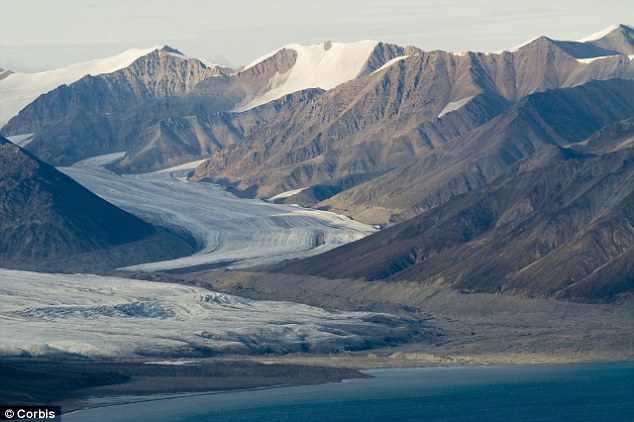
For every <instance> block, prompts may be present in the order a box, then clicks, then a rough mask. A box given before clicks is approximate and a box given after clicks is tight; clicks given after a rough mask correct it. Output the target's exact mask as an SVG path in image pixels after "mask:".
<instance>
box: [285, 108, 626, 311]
mask: <svg viewBox="0 0 634 422" xmlns="http://www.w3.org/2000/svg"><path fill="white" fill-rule="evenodd" d="M632 139H634V131H633V130H632V121H631V119H630V120H629V121H628V122H620V123H615V124H612V125H609V126H607V127H606V128H604V129H603V130H600V131H597V132H596V133H595V134H593V135H592V136H591V137H590V138H589V140H588V142H587V143H585V144H584V145H580V147H581V148H579V149H578V148H577V146H573V147H559V146H555V145H551V146H548V147H546V148H544V149H543V150H541V151H540V152H539V153H538V154H535V155H533V156H531V157H528V158H526V159H524V160H521V161H519V162H517V163H516V164H515V165H513V166H511V167H510V168H509V169H508V170H507V171H506V172H504V173H503V174H502V175H501V176H500V177H498V178H497V179H496V180H495V181H493V182H491V183H489V184H488V185H486V186H483V187H481V188H479V189H475V190H473V191H471V192H469V193H466V194H462V195H457V196H454V197H453V198H451V199H450V200H448V201H446V202H445V203H444V204H442V205H440V206H438V207H436V208H434V209H432V210H430V211H428V212H425V213H422V214H421V215H419V216H416V217H414V218H412V219H411V220H408V221H406V222H404V223H401V224H399V225H396V226H394V227H391V228H389V229H386V230H384V231H382V232H379V233H377V234H375V235H372V236H369V237H367V238H365V239H362V240H360V241H358V242H355V243H352V244H348V245H345V246H343V247H340V248H338V249H335V250H333V251H330V252H327V253H325V254H322V255H319V256H316V257H313V258H309V259H307V260H304V261H299V262H297V263H294V264H292V265H289V266H288V267H287V268H286V269H285V270H284V271H285V272H292V273H302V274H314V275H320V276H326V277H333V278H347V277H353V278H361V277H363V278H367V279H370V280H378V279H385V280H410V281H419V282H421V283H423V284H434V285H439V286H440V285H443V286H450V287H452V288H455V289H459V290H461V291H463V292H465V293H468V292H502V293H510V294H521V295H528V296H545V297H557V298H566V299H574V300H582V301H618V300H619V299H623V298H624V297H627V296H629V295H632V294H633V293H634V266H633V264H632V262H634V261H633V260H632V258H634V214H633V213H632V210H633V209H634V149H633V148H632V147H631V140H632ZM606 144H608V148H607V149H608V150H609V152H603V151H604V150H605V149H606V148H605V147H606ZM615 144H616V145H619V146H620V147H619V148H617V150H614V151H613V148H611V147H609V145H615ZM628 145H629V146H630V147H627V146H628Z"/></svg>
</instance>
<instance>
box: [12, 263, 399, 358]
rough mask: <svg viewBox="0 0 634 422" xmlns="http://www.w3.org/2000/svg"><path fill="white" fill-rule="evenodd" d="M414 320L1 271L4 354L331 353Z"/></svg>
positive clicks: (379, 338) (382, 337)
mask: <svg viewBox="0 0 634 422" xmlns="http://www.w3.org/2000/svg"><path fill="white" fill-rule="evenodd" d="M377 316H380V318H376V317H377ZM377 321H384V322H377ZM405 327H406V324H403V321H401V320H400V319H398V318H397V317H393V316H390V315H384V314H376V313H371V312H343V311H335V310H326V309H322V308H317V307H312V306H308V305H302V304H296V303H290V302H281V301H253V300H248V299H244V298H240V297H236V296H231V295H227V294H223V293H218V292H213V291H210V290H206V289H204V288H201V287H194V286H185V285H180V284H172V283H161V282H151V281H144V280H131V279H125V278H117V277H106V276H98V275H90V274H44V273H35V272H28V271H16V270H7V269H0V331H1V332H2V340H1V341H0V355H4V356H16V355H29V356H44V355H50V354H56V353H71V354H76V355H81V356H86V357H100V358H116V357H133V356H144V357H149V356H155V357H187V356H190V357H200V356H208V355H210V354H215V353H253V354H259V353H288V352H298V351H315V352H323V353H329V352H337V351H342V350H350V349H360V348H365V347H370V346H371V345H373V344H375V343H376V344H384V343H386V342H389V341H391V340H389V339H390V338H391V339H393V338H395V337H394V336H402V337H406V336H407V333H408V332H409V331H408V330H411V329H410V328H405Z"/></svg>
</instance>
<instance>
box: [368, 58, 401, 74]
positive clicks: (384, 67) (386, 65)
mask: <svg viewBox="0 0 634 422" xmlns="http://www.w3.org/2000/svg"><path fill="white" fill-rule="evenodd" d="M409 56H410V55H409V54H407V55H405V56H399V57H394V58H393V59H392V60H389V61H388V62H386V63H385V64H384V65H383V66H381V67H379V68H378V69H377V70H375V71H374V72H372V74H373V75H374V74H375V73H378V72H380V71H382V70H384V69H387V68H388V67H390V66H392V65H393V64H394V63H396V62H400V61H401V60H405V59H406V58H408V57H409Z"/></svg>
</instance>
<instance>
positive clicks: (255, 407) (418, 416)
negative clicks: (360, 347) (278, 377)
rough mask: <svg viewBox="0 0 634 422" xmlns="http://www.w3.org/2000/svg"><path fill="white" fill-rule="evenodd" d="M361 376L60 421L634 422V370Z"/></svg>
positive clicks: (541, 368)
mask: <svg viewBox="0 0 634 422" xmlns="http://www.w3.org/2000/svg"><path fill="white" fill-rule="evenodd" d="M365 372H366V373H367V374H368V375H371V376H372V378H366V379H354V380H348V381H344V382H342V383H330V384H322V385H313V386H299V387H284V388H272V389H265V390H256V391H245V392H233V393H216V394H205V395H196V396H187V397H178V398H172V399H164V398H163V399H160V400H148V401H144V402H138V403H131V404H125V405H117V406H108V407H102V408H97V409H90V410H84V411H78V412H73V413H71V414H68V415H65V416H64V417H63V421H64V422H74V421H82V422H85V421H101V422H109V421H134V422H146V421H147V422H150V421H152V422H162V421H165V422H167V421H169V422H204V421H227V422H228V421H231V422H239V421H280V422H284V421H301V422H310V421H487V422H489V421H634V362H621V363H593V364H570V365H520V366H461V367H437V368H415V369H384V370H369V371H365Z"/></svg>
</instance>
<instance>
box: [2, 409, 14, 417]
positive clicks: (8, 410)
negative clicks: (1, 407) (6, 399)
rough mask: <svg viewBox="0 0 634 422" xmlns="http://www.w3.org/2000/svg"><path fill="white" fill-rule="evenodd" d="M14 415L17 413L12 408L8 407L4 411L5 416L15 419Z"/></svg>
mask: <svg viewBox="0 0 634 422" xmlns="http://www.w3.org/2000/svg"><path fill="white" fill-rule="evenodd" d="M14 416H15V413H13V410H11V409H7V410H6V411H5V412H4V417H5V418H7V419H13V417H14Z"/></svg>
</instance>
